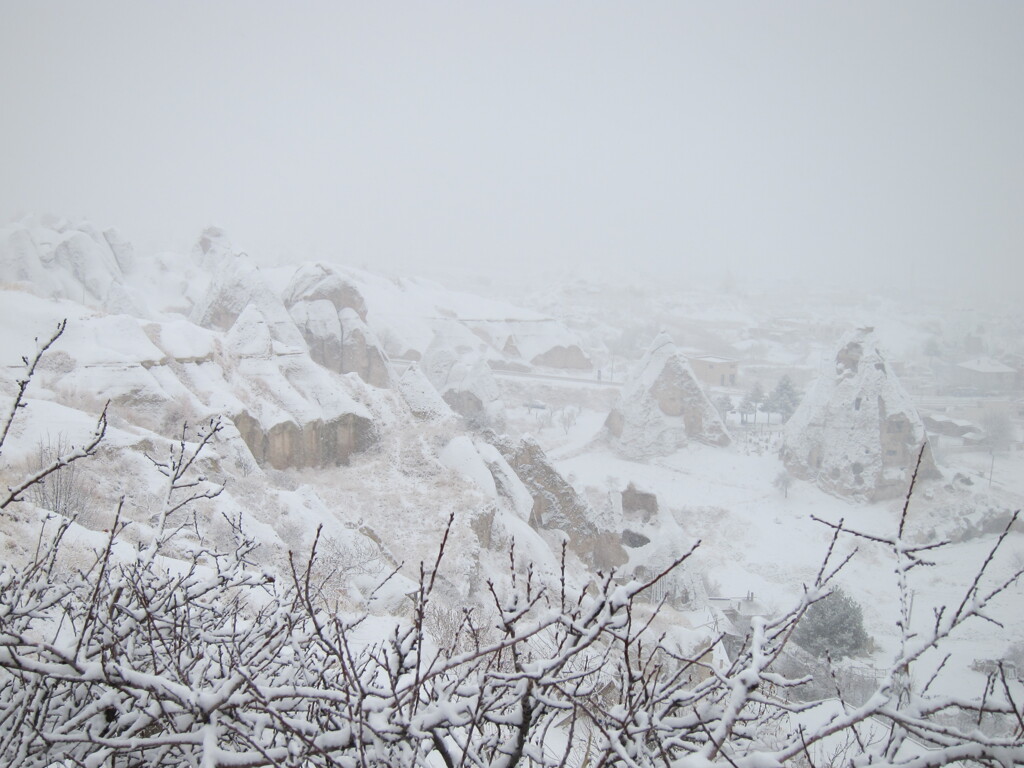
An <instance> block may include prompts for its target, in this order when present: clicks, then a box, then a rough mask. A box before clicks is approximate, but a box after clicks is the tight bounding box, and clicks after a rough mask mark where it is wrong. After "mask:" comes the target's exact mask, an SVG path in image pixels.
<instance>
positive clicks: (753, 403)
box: [740, 381, 764, 424]
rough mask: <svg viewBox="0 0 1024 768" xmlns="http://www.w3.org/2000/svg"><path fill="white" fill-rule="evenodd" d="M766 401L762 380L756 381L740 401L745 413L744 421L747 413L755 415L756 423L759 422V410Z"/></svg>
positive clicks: (742, 411)
mask: <svg viewBox="0 0 1024 768" xmlns="http://www.w3.org/2000/svg"><path fill="white" fill-rule="evenodd" d="M763 402H764V389H763V388H762V387H761V382H760V381H755V382H754V386H752V387H751V388H750V389H749V390H748V391H747V393H746V394H745V395H744V396H743V401H742V402H741V403H740V413H741V414H743V415H744V421H745V420H746V416H747V415H751V414H752V415H753V417H754V423H755V424H756V423H757V411H758V409H759V408H760V407H761V404H762V403H763Z"/></svg>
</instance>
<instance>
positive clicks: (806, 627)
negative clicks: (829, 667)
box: [793, 589, 868, 659]
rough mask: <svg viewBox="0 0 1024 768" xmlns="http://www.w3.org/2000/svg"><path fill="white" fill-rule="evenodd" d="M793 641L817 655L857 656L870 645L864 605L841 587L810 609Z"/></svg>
mask: <svg viewBox="0 0 1024 768" xmlns="http://www.w3.org/2000/svg"><path fill="white" fill-rule="evenodd" d="M793 640H794V641H795V642H796V644H797V645H799V646H800V647H801V648H803V649H804V650H806V651H808V652H809V653H811V654H812V655H814V656H818V657H822V656H825V655H826V654H828V655H829V656H831V657H832V658H833V659H843V658H846V657H847V656H855V655H857V654H858V653H860V652H861V651H864V650H865V649H866V648H867V644H868V636H867V633H866V632H865V631H864V616H863V613H862V612H861V608H860V605H859V604H858V603H857V601H856V600H854V599H853V598H852V597H850V596H849V595H848V594H846V592H844V591H843V590H841V589H836V590H835V591H834V592H832V593H831V594H829V595H828V596H827V597H825V598H823V599H822V600H820V601H818V602H817V603H815V604H814V605H812V606H811V607H810V608H808V609H807V615H806V616H804V620H803V621H802V622H800V625H799V626H798V627H797V628H796V631H795V632H794V633H793Z"/></svg>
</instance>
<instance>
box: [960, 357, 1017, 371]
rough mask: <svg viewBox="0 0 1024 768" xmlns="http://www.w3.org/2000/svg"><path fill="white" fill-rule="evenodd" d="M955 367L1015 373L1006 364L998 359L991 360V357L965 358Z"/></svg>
mask: <svg viewBox="0 0 1024 768" xmlns="http://www.w3.org/2000/svg"><path fill="white" fill-rule="evenodd" d="M956 367H957V368H963V369H965V370H968V371H975V372H976V373H1016V371H1015V370H1014V369H1013V368H1011V367H1010V366H1008V365H1003V364H1002V363H1000V362H999V361H998V360H993V359H992V358H991V357H978V358H975V359H974V360H967V361H965V362H962V363H958V364H957V366H956Z"/></svg>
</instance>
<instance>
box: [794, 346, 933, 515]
mask: <svg viewBox="0 0 1024 768" xmlns="http://www.w3.org/2000/svg"><path fill="white" fill-rule="evenodd" d="M922 450H924V457H923V460H922V475H923V476H924V477H927V476H929V475H934V474H936V469H935V465H934V463H933V461H932V456H931V450H930V448H929V446H928V441H927V436H926V434H925V428H924V424H923V423H922V421H921V418H920V416H919V415H918V413H917V409H916V408H915V407H914V404H913V402H912V401H911V399H910V396H909V395H908V394H907V393H906V391H905V390H904V389H903V386H902V385H901V384H900V382H899V379H898V378H897V377H896V374H895V373H893V370H892V368H891V367H890V366H889V364H888V363H887V362H886V361H885V358H884V357H883V356H882V353H881V352H880V351H879V348H878V340H877V338H876V336H875V333H874V329H872V328H859V329H857V330H855V331H852V332H850V333H848V334H847V335H846V336H845V337H844V338H843V339H842V341H841V342H840V344H839V350H838V352H837V353H836V357H835V367H834V368H833V369H832V370H830V371H828V372H826V373H825V374H824V375H822V376H821V377H819V378H818V380H817V381H816V382H815V384H814V386H813V388H812V389H811V391H809V392H808V393H807V395H806V396H805V397H804V399H803V402H802V403H801V404H800V407H799V408H797V410H796V412H795V413H794V414H793V415H792V417H790V420H789V422H787V424H786V430H785V436H784V441H783V447H782V459H783V462H784V463H785V465H786V468H787V469H788V470H789V471H790V472H791V473H792V474H793V475H795V476H796V477H799V478H801V479H805V480H812V481H814V482H815V483H817V485H818V486H820V487H821V488H822V489H823V490H825V491H828V492H830V493H834V494H838V495H841V496H855V497H860V498H864V499H868V500H874V499H881V498H887V497H892V496H899V495H901V494H904V493H906V492H907V489H908V487H909V484H910V475H911V473H912V472H913V470H914V467H915V466H916V464H917V459H918V455H919V454H920V453H921V451H922Z"/></svg>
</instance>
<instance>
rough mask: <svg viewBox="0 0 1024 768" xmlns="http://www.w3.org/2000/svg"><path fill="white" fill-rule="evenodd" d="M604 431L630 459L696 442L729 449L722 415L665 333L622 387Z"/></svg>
mask: <svg viewBox="0 0 1024 768" xmlns="http://www.w3.org/2000/svg"><path fill="white" fill-rule="evenodd" d="M605 427H606V428H607V429H608V432H609V434H610V436H611V439H612V444H613V445H614V446H615V448H616V449H617V450H618V451H619V452H621V453H622V454H623V455H625V456H628V457H630V458H644V457H648V456H664V455H667V454H670V453H672V452H674V451H676V450H677V449H679V448H680V447H682V446H684V445H686V444H687V442H689V440H691V439H693V440H697V441H699V442H702V443H707V444H709V445H728V444H729V433H728V431H726V428H725V424H723V423H722V419H721V417H720V416H719V415H718V411H717V410H716V409H715V407H714V406H713V405H712V404H711V401H710V400H708V397H707V395H706V394H704V390H703V389H701V387H700V384H699V383H698V382H697V378H696V377H695V376H694V374H693V369H691V368H690V364H689V362H687V360H686V358H685V357H684V356H683V355H682V354H681V353H680V352H679V350H678V349H676V346H675V344H673V343H672V339H671V338H669V336H668V335H667V334H665V333H661V334H658V336H657V337H656V338H655V339H654V342H653V343H652V344H651V348H650V349H649V350H648V351H647V354H645V355H644V358H643V360H641V362H640V366H639V368H638V370H637V372H636V373H635V374H634V375H633V377H632V378H630V379H629V381H627V382H626V384H625V386H623V388H622V394H621V395H620V397H619V401H618V402H617V403H616V405H615V408H614V409H613V410H612V412H611V413H610V414H609V415H608V419H607V421H606V422H605Z"/></svg>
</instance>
